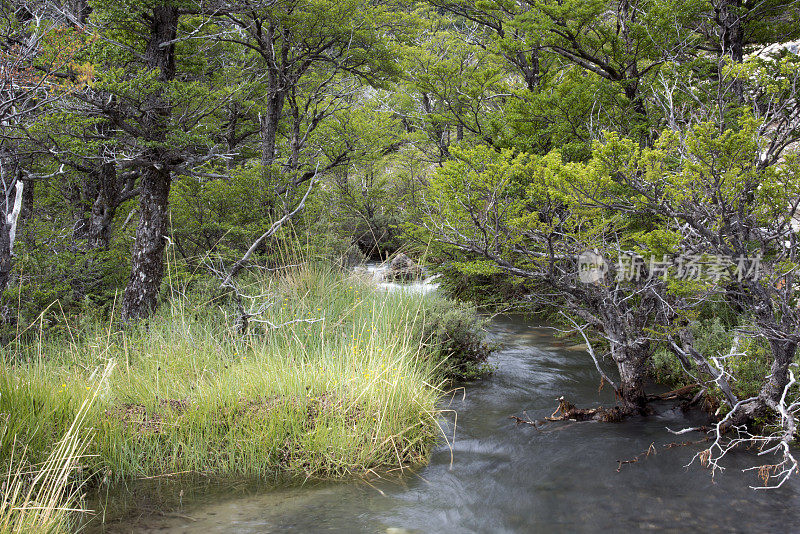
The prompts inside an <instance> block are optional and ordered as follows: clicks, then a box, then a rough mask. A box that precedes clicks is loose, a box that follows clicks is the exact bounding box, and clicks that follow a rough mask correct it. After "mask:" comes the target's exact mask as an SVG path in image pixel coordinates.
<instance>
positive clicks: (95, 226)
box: [86, 162, 119, 249]
mask: <svg viewBox="0 0 800 534" xmlns="http://www.w3.org/2000/svg"><path fill="white" fill-rule="evenodd" d="M98 174H99V178H100V191H98V194H97V198H96V199H95V201H94V203H93V204H92V212H91V215H90V218H89V228H88V231H87V236H86V237H87V242H88V244H89V248H92V249H105V248H108V243H109V239H110V235H111V222H112V221H113V220H114V215H115V214H116V212H117V207H119V184H118V183H117V166H116V165H115V164H114V163H110V162H108V163H104V164H103V165H102V166H101V167H100V169H99V171H98Z"/></svg>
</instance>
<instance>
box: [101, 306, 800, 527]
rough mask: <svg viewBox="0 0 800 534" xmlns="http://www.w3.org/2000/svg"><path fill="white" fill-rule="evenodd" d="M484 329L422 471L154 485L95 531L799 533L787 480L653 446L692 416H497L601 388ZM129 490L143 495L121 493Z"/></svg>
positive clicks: (568, 364)
mask: <svg viewBox="0 0 800 534" xmlns="http://www.w3.org/2000/svg"><path fill="white" fill-rule="evenodd" d="M490 334H491V336H492V337H493V338H494V340H496V341H499V342H500V343H502V348H501V349H500V350H498V351H497V352H496V353H495V354H494V355H493V356H492V359H491V364H492V365H493V366H494V367H495V368H496V371H495V372H494V374H493V375H492V376H491V377H489V378H487V379H484V380H482V381H479V382H475V383H472V384H467V385H465V386H464V387H463V390H458V391H456V392H455V394H454V395H452V396H451V397H448V399H446V400H445V402H444V406H443V407H445V408H447V409H450V410H454V411H455V413H457V414H458V416H457V422H456V425H455V428H454V427H453V423H454V421H455V420H454V416H453V412H447V413H446V414H445V417H446V421H444V423H443V424H444V427H445V431H446V432H447V433H449V434H450V441H451V442H452V443H451V444H450V445H447V444H445V443H442V444H441V445H440V446H439V447H438V448H437V449H436V450H435V451H434V452H433V454H432V456H431V461H430V464H429V465H427V466H425V467H423V468H420V469H418V470H417V471H415V472H409V471H407V472H406V473H405V474H404V475H402V476H395V475H392V476H384V477H382V478H377V479H372V480H359V481H351V482H341V483H311V484H306V485H301V486H297V485H294V486H290V487H278V488H263V487H262V488H258V487H252V486H235V485H228V484H223V483H210V482H207V483H205V485H195V486H191V485H187V484H182V483H174V482H166V481H164V482H155V484H157V486H158V487H157V488H156V491H155V493H154V492H153V489H152V488H150V489H148V490H147V495H149V497H148V499H150V500H151V501H152V502H151V503H150V505H142V504H141V501H137V505H136V506H137V507H138V508H139V513H138V515H137V516H136V517H135V518H133V519H131V518H128V519H126V520H125V521H124V522H112V523H110V524H108V525H107V526H106V527H104V529H103V531H104V532H163V533H201V534H212V533H222V532H242V533H249V532H253V533H255V532H259V533H261V532H264V533H267V532H309V533H316V532H343V533H344V532H348V533H349V532H354V533H358V532H365V533H387V534H399V533H405V532H543V533H550V532H600V531H609V532H624V531H657V532H685V531H690V530H691V531H698V532H800V482H798V481H793V482H792V483H790V484H787V485H785V486H784V487H783V488H781V489H779V490H775V491H769V492H766V491H754V490H752V489H750V488H749V485H752V484H757V483H758V479H757V477H756V475H755V474H754V473H753V472H749V473H743V472H742V471H741V469H742V468H744V467H748V466H751V465H754V464H755V461H756V459H755V458H754V455H753V453H751V452H747V451H741V452H736V453H735V454H733V455H731V457H730V458H729V459H728V461H727V463H726V464H725V465H726V466H727V469H726V470H725V471H724V472H723V473H721V474H717V476H716V477H715V479H713V480H712V478H711V475H710V473H709V472H708V471H707V470H705V469H703V468H701V467H699V466H697V465H696V464H695V465H693V466H691V467H689V468H685V467H684V466H685V465H686V464H687V463H688V462H689V461H690V460H691V458H692V456H693V454H694V453H695V452H696V451H698V450H700V447H701V445H689V446H681V447H672V448H668V447H665V445H668V444H670V443H673V442H675V441H686V440H698V439H700V438H701V437H702V436H701V435H699V434H689V435H684V436H680V437H677V436H673V435H671V434H669V433H668V432H667V431H666V427H670V428H673V429H680V428H683V427H685V426H690V425H696V424H700V423H703V422H705V421H704V419H703V416H702V415H701V414H685V413H683V412H681V410H680V409H678V408H674V407H673V406H672V405H671V404H670V403H664V404H660V405H658V406H656V415H651V416H648V417H639V418H631V419H627V420H626V421H624V422H623V423H617V424H609V423H595V422H583V423H551V424H549V425H547V426H545V427H543V428H534V427H532V426H529V425H516V424H515V423H514V421H513V420H511V419H509V416H512V415H516V416H520V417H526V416H527V417H530V418H533V419H539V418H542V417H544V416H547V415H549V414H550V413H552V411H553V409H554V407H555V406H556V405H557V402H556V399H557V398H558V397H559V396H561V395H563V396H565V397H566V398H568V399H570V400H571V401H572V402H574V403H575V404H577V405H579V406H586V407H590V406H596V405H597V404H604V405H606V406H609V405H612V404H613V398H612V396H611V394H610V393H609V392H608V391H607V390H608V389H609V388H605V391H598V378H597V374H596V370H595V369H594V366H593V364H592V363H591V360H590V359H589V358H588V356H587V355H586V353H585V352H584V351H583V350H581V347H567V346H564V344H563V343H560V342H559V341H557V340H556V339H555V338H554V337H553V335H552V331H551V330H549V329H547V328H545V327H540V326H535V325H532V324H530V323H528V322H525V321H522V320H520V319H517V318H514V317H498V318H495V319H494V320H493V322H492V326H491V328H490ZM453 433H455V441H453V440H452V436H453ZM651 444H654V448H655V450H656V451H657V454H655V455H650V456H648V457H646V458H643V459H641V460H640V461H638V462H636V463H632V464H624V465H622V467H621V468H620V470H619V472H618V467H619V464H618V460H630V459H632V458H634V457H636V456H637V455H639V454H641V453H643V452H644V451H646V450H647V449H648V448H650V446H651ZM136 491H141V492H144V491H145V490H142V489H141V488H139V489H136V488H134V490H131V491H130V492H129V495H130V494H134V493H136ZM179 491H181V493H180V494H179V493H178V492H179ZM184 491H185V492H186V493H185V494H184V493H183V492H184ZM154 495H155V496H154ZM108 500H109V502H111V501H112V500H113V497H109V499H108ZM159 501H164V502H168V503H171V504H170V505H165V504H164V503H163V502H159ZM154 511H155V513H154Z"/></svg>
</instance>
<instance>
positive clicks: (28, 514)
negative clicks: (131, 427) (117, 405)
mask: <svg viewBox="0 0 800 534" xmlns="http://www.w3.org/2000/svg"><path fill="white" fill-rule="evenodd" d="M112 369H113V363H109V364H107V365H106V367H105V369H103V370H102V372H101V374H100V376H99V378H98V379H97V380H96V381H95V383H94V384H93V385H92V386H90V390H89V394H88V395H86V396H85V398H84V401H83V403H82V404H81V406H80V407H79V408H78V411H77V413H76V414H75V417H74V419H73V420H72V422H71V423H70V424H69V427H68V428H67V429H66V433H65V434H64V435H63V437H62V438H61V439H59V440H58V441H57V442H56V443H54V444H53V447H52V449H51V450H50V453H49V454H48V456H47V458H46V459H45V461H44V462H43V463H41V464H35V463H32V462H31V461H30V458H29V457H28V450H29V449H28V446H25V445H23V444H22V443H21V442H20V441H19V440H18V436H16V435H12V434H10V432H9V430H10V428H9V424H8V423H9V422H10V420H11V416H13V415H14V414H13V413H12V414H4V415H5V416H6V418H5V420H4V421H3V422H2V424H0V436H2V439H3V441H4V442H6V441H8V440H10V442H11V443H10V444H11V455H10V456H9V457H8V458H6V466H5V467H6V476H5V479H4V481H3V486H2V489H3V499H2V501H0V532H2V533H9V534H10V533H24V532H47V533H56V532H66V531H67V530H68V528H69V525H70V519H71V516H72V512H75V511H81V509H80V508H76V506H77V502H78V501H79V498H80V496H79V492H80V489H81V487H82V482H81V480H80V479H78V480H76V477H75V475H76V472H77V471H78V470H79V469H80V465H81V462H82V460H83V459H84V457H83V455H84V453H85V451H86V449H87V447H88V445H89V437H88V435H87V434H86V432H84V431H83V427H84V425H85V423H86V417H87V416H88V415H89V413H91V408H92V405H93V404H94V402H95V401H96V400H97V398H98V395H99V392H100V390H101V389H102V388H103V386H104V385H105V381H106V380H107V378H108V377H109V375H110V373H111V371H112Z"/></svg>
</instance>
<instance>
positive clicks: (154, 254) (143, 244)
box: [122, 6, 180, 321]
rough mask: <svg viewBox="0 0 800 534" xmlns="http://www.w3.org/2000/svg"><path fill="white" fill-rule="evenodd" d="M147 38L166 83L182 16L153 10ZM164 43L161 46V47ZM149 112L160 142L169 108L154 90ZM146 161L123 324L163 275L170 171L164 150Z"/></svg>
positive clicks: (151, 130) (143, 309) (140, 314)
mask: <svg viewBox="0 0 800 534" xmlns="http://www.w3.org/2000/svg"><path fill="white" fill-rule="evenodd" d="M152 15H153V16H152V22H151V26H150V39H149V41H148V43H147V50H146V51H145V62H146V63H147V66H148V67H149V68H150V69H157V70H158V71H159V73H158V80H159V81H160V82H167V81H169V80H171V79H173V78H174V76H175V45H174V44H170V45H166V44H165V43H168V42H171V41H173V40H174V39H175V37H176V35H177V32H178V19H179V17H180V13H179V11H178V9H177V8H175V7H171V6H170V7H168V6H161V7H156V8H154V9H153V13H152ZM162 44H164V46H162ZM145 109H146V110H147V112H146V113H145V116H144V118H143V121H142V126H143V129H144V131H145V132H147V134H148V141H151V142H156V143H164V142H165V141H166V138H167V130H168V128H169V119H170V114H171V107H170V104H169V101H167V100H166V99H164V98H163V97H162V92H161V90H159V89H158V88H157V89H156V91H154V92H153V94H151V95H149V96H148V97H147V99H146V106H145ZM144 157H145V158H146V159H147V160H148V161H149V162H150V163H149V165H147V166H145V167H144V169H143V170H142V174H141V182H140V189H141V192H140V202H139V213H140V216H139V226H138V228H137V229H136V241H135V243H134V245H133V258H132V263H133V265H132V269H131V276H130V278H129V279H128V285H127V287H126V288H125V293H124V295H123V297H122V320H123V321H136V320H139V319H143V318H146V317H147V316H148V315H150V313H151V312H152V311H153V309H154V308H155V306H156V303H157V302H158V291H159V288H160V286H161V279H162V277H163V274H164V236H165V233H166V230H167V222H168V216H169V213H168V209H169V206H168V199H169V189H170V170H169V162H168V161H167V160H168V157H167V154H166V150H165V149H162V148H152V149H149V150H148V151H147V152H146V153H145V155H144Z"/></svg>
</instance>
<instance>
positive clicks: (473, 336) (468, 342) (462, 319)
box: [419, 298, 493, 380]
mask: <svg viewBox="0 0 800 534" xmlns="http://www.w3.org/2000/svg"><path fill="white" fill-rule="evenodd" d="M486 322H487V321H486V320H485V319H480V318H478V316H477V312H476V310H475V308H473V307H471V306H468V305H466V304H457V305H454V303H453V302H452V301H450V300H448V299H444V298H435V299H433V300H432V301H431V302H430V303H429V305H428V308H427V309H426V315H425V316H424V317H423V319H422V321H420V323H419V324H420V326H421V329H422V332H423V334H422V339H424V340H426V341H427V343H429V344H430V345H431V346H432V348H433V350H434V351H435V353H436V355H437V357H438V358H441V359H442V361H441V362H440V363H438V364H437V367H439V370H440V372H441V374H442V375H444V376H445V377H446V378H449V379H461V380H463V379H470V378H477V377H479V376H481V375H483V374H485V368H484V364H485V363H486V360H487V358H488V357H489V354H490V353H491V351H492V348H493V347H492V346H491V345H490V344H488V343H487V342H486V341H485V340H484V338H485V331H484V329H485V327H486Z"/></svg>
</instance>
